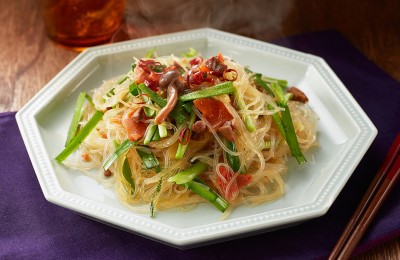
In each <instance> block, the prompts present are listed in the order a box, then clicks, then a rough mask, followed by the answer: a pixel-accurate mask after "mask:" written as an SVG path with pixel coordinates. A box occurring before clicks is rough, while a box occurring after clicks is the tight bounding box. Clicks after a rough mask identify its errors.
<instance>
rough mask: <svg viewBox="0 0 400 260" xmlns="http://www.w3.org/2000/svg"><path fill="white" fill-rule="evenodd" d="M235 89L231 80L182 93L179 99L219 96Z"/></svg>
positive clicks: (187, 99)
mask: <svg viewBox="0 0 400 260" xmlns="http://www.w3.org/2000/svg"><path fill="white" fill-rule="evenodd" d="M234 90H235V88H234V86H233V84H232V82H231V81H227V82H223V83H221V84H218V85H215V86H212V87H209V88H205V89H201V90H198V91H194V92H191V93H188V94H185V95H182V96H180V97H179V100H182V101H190V100H195V99H199V98H206V97H213V96H218V95H222V94H231V93H233V92H234Z"/></svg>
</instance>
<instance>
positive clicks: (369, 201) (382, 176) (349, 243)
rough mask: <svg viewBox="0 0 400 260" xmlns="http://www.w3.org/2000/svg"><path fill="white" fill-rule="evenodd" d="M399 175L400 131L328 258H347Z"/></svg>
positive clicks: (331, 259)
mask: <svg viewBox="0 0 400 260" xmlns="http://www.w3.org/2000/svg"><path fill="white" fill-rule="evenodd" d="M399 176H400V133H398V134H397V137H396V139H395V140H394V142H393V144H392V146H391V147H390V149H389V151H388V153H387V155H386V158H385V160H384V162H383V164H382V165H381V167H380V169H379V170H378V172H377V175H376V176H375V178H374V179H373V181H372V183H371V185H370V186H369V188H368V190H367V192H366V193H365V195H364V197H363V198H362V200H361V202H360V204H359V205H358V207H357V209H356V211H355V212H354V214H353V216H352V217H351V219H350V221H349V223H348V224H347V226H346V228H345V229H344V231H343V233H342V235H341V236H340V238H339V240H338V241H337V243H336V245H335V247H334V248H333V250H332V252H331V254H330V256H329V260H333V259H348V258H350V256H351V254H352V252H353V250H354V248H355V247H356V246H357V244H358V242H359V241H360V239H361V238H362V236H363V235H364V233H365V231H366V230H367V227H368V225H369V224H370V223H371V221H372V219H373V218H374V217H375V215H376V213H377V212H378V211H379V209H380V207H381V206H382V204H383V202H384V201H385V199H386V198H387V196H388V194H389V193H390V191H391V190H392V188H393V187H394V185H395V183H396V181H397V180H398V179H399Z"/></svg>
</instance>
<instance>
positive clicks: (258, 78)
mask: <svg viewBox="0 0 400 260" xmlns="http://www.w3.org/2000/svg"><path fill="white" fill-rule="evenodd" d="M261 77H262V75H261V74H259V73H257V74H255V75H254V81H255V82H256V84H257V85H259V86H260V87H262V88H263V89H265V90H266V91H267V92H268V94H270V95H271V96H273V97H274V96H275V95H274V92H273V91H272V90H271V89H270V88H269V87H268V85H267V83H266V82H265V81H264V80H262V78H261Z"/></svg>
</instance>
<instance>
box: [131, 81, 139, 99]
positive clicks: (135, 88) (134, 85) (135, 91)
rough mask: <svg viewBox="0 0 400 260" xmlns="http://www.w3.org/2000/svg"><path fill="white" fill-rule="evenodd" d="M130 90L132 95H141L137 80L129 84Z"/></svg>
mask: <svg viewBox="0 0 400 260" xmlns="http://www.w3.org/2000/svg"><path fill="white" fill-rule="evenodd" d="M129 92H130V93H131V94H132V95H134V96H137V95H139V90H138V85H137V83H136V82H132V83H131V84H130V85H129Z"/></svg>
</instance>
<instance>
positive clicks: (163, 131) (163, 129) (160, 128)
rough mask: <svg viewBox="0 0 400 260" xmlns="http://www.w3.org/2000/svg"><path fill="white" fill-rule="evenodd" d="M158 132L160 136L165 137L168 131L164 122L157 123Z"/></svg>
mask: <svg viewBox="0 0 400 260" xmlns="http://www.w3.org/2000/svg"><path fill="white" fill-rule="evenodd" d="M158 133H159V135H160V138H164V137H167V135H168V131H167V127H166V126H165V123H162V124H160V125H158Z"/></svg>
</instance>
